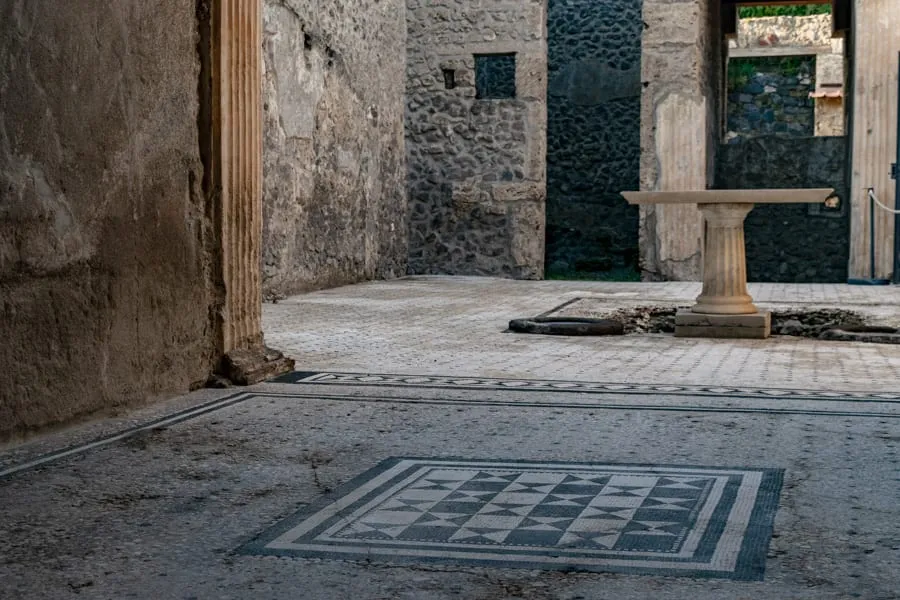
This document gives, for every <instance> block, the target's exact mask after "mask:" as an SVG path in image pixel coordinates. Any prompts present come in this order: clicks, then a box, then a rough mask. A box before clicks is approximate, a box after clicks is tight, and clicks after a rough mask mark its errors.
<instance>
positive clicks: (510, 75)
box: [475, 54, 516, 100]
mask: <svg viewBox="0 0 900 600" xmlns="http://www.w3.org/2000/svg"><path fill="white" fill-rule="evenodd" d="M515 97H516V55H515V54H476V55H475V98H477V99H479V100H500V99H503V98H515Z"/></svg>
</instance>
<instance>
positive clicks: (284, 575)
mask: <svg viewBox="0 0 900 600" xmlns="http://www.w3.org/2000/svg"><path fill="white" fill-rule="evenodd" d="M636 290H640V291H639V292H638V293H641V294H642V297H641V298H640V300H641V301H646V302H654V301H657V300H658V301H663V300H666V299H668V300H671V301H677V302H680V301H681V300H682V298H685V299H689V298H690V297H691V296H692V295H693V294H694V293H695V291H696V289H695V288H694V287H692V286H690V285H684V284H674V285H668V284H667V285H661V286H648V287H645V286H638V285H632V284H580V283H554V282H541V283H525V282H503V281H495V280H476V279H462V280H450V279H442V278H429V279H424V280H423V279H412V280H405V281H399V282H389V283H375V284H366V285H361V286H353V287H348V288H341V289H337V290H330V291H326V292H319V293H315V294H309V295H307V296H301V297H297V298H292V299H290V300H288V301H285V302H280V303H278V304H275V305H267V306H266V320H267V327H268V339H269V342H270V343H271V344H273V345H276V346H280V347H282V348H287V349H288V350H289V351H291V352H292V353H293V354H294V355H295V356H296V357H297V358H298V359H300V363H299V364H298V369H301V371H300V372H297V373H293V374H290V375H287V376H284V377H281V378H279V379H277V380H274V381H271V382H267V383H263V384H259V385H256V386H252V387H249V388H232V389H224V390H213V389H207V390H199V391H197V392H194V393H192V394H189V395H186V396H182V397H179V398H174V399H172V400H169V401H166V402H161V403H156V404H153V405H150V406H147V407H144V408H141V409H136V410H130V411H127V412H123V413H121V414H119V415H115V416H110V417H106V418H102V419H96V420H93V421H90V422H86V423H82V424H79V425H74V426H72V427H69V428H67V429H66V430H64V431H60V432H55V433H49V434H46V435H42V436H38V437H36V438H34V439H31V440H28V441H26V442H24V443H20V444H18V445H15V446H13V447H9V448H6V449H0V584H2V588H0V589H2V592H0V597H2V598H3V599H4V600H6V598H10V599H20V598H21V599H23V600H24V599H27V600H32V599H44V598H46V599H57V598H103V599H107V598H109V599H119V598H151V599H156V598H177V599H182V600H187V599H206V598H210V599H224V598H235V599H238V598H241V599H243V598H272V599H280V598H285V599H295V598H304V599H312V600H318V599H332V598H334V599H344V598H360V599H363V600H369V599H372V600H394V599H400V600H449V599H451V598H453V599H457V598H465V599H470V598H471V599H475V600H501V599H502V600H513V599H528V600H578V599H581V600H588V599H590V600H594V599H597V600H613V599H615V600H620V599H622V600H639V599H647V598H653V599H654V600H655V599H662V600H675V599H684V598H691V599H698V600H723V599H724V600H746V599H750V598H767V599H769V598H772V599H776V600H782V599H783V600H796V599H803V600H843V599H847V598H865V599H870V600H887V599H892V598H897V597H898V594H897V590H898V589H900V509H898V507H897V502H896V499H897V498H898V496H900V477H898V466H900V453H898V442H900V434H898V428H897V427H898V423H900V390H898V389H896V388H897V386H896V381H897V378H896V370H897V368H898V354H897V347H896V346H884V347H876V346H875V345H865V346H864V345H862V344H835V343H824V342H819V341H814V340H801V339H797V340H795V339H785V338H777V339H773V340H769V341H767V342H735V341H730V340H729V341H722V340H716V341H713V340H710V341H708V342H707V341H692V340H689V341H688V343H684V342H685V340H674V338H669V337H667V336H634V337H626V338H617V339H606V338H598V339H580V340H578V339H560V338H542V337H539V336H516V335H512V334H506V333H502V330H503V326H504V324H505V322H506V321H507V320H508V319H509V318H511V317H513V316H527V315H532V314H537V313H539V312H544V311H547V310H550V309H552V308H553V307H554V306H557V305H558V304H560V303H561V302H563V301H565V300H567V299H570V298H572V297H582V296H584V295H585V294H586V293H587V294H594V295H601V294H606V295H608V296H610V297H611V298H613V300H614V301H615V302H621V301H622V298H623V297H624V296H615V295H614V294H632V293H635V291H636ZM643 290H647V292H643ZM756 292H757V294H758V295H759V296H763V295H764V294H765V293H769V294H771V295H770V296H769V298H773V299H775V300H776V301H790V302H794V301H796V300H797V298H798V296H791V295H790V294H793V293H795V292H794V290H792V289H790V288H787V289H785V290H783V291H782V292H777V290H775V289H769V290H765V289H758V290H756ZM881 292H882V293H884V294H885V295H886V296H887V295H889V294H896V290H895V289H893V288H890V289H888V290H881ZM807 297H808V298H810V300H811V301H812V302H813V303H815V302H820V301H822V300H821V299H822V298H829V299H830V300H832V301H835V300H838V301H841V302H843V303H844V304H846V303H847V300H848V299H851V298H855V299H856V302H857V304H856V305H855V306H857V307H869V308H866V310H872V311H874V312H878V311H881V313H882V314H883V315H885V316H887V315H888V314H889V312H890V310H889V309H887V308H885V307H884V306H882V305H879V304H878V302H877V300H878V298H877V296H869V295H866V293H864V292H863V293H861V292H859V291H858V290H857V289H849V288H841V287H839V286H835V287H834V288H825V287H823V288H811V292H810V294H809V296H807ZM892 297H893V296H892ZM479 303H480V308H479ZM873 314H874V313H873ZM505 346H511V347H508V348H506V349H505V350H504V348H505ZM631 346H633V347H631ZM630 347H631V348H630ZM629 348H630V349H629ZM698 348H699V350H698ZM691 352H695V353H696V352H699V353H700V354H699V355H700V356H706V357H707V358H709V357H716V358H715V364H717V365H719V368H718V369H714V368H700V369H696V370H695V371H694V372H693V375H692V376H681V377H680V380H678V381H675V377H674V376H671V375H669V373H668V372H667V370H669V369H672V368H675V367H678V366H682V365H684V366H690V365H691V364H695V365H697V366H699V367H704V364H703V361H702V360H701V361H699V362H697V361H696V360H695V361H694V362H693V363H692V362H691V361H690V360H686V359H685V356H692V355H691ZM767 352H774V353H777V354H778V355H779V356H781V360H782V361H792V362H791V364H787V365H785V364H778V361H770V362H768V363H767V364H768V365H769V367H768V368H769V372H770V373H769V376H768V377H767V378H763V377H761V376H760V370H759V369H758V368H757V367H756V366H755V365H756V364H757V363H758V362H760V361H762V362H764V363H765V362H766V359H765V357H766V355H767ZM454 353H459V354H461V356H457V357H454V356H453V355H454ZM622 353H625V354H626V355H627V356H628V357H631V358H630V361H629V360H621V359H619V358H616V357H617V356H618V355H620V354H622ZM804 353H805V355H806V358H805V359H804V358H803V354H804ZM672 354H675V355H676V357H674V359H672V360H667V359H668V358H670V356H671V355H672ZM644 355H648V356H647V357H645V356H644ZM598 356H599V358H598ZM693 356H695V357H696V356H697V354H694V355H693ZM811 356H812V357H819V358H825V357H829V358H830V359H831V360H832V361H833V362H834V363H835V364H834V365H832V368H831V369H826V368H825V367H822V368H820V369H818V370H817V369H815V368H813V366H812V365H811V364H810V362H809V361H810V360H811V359H810V358H809V357H811ZM741 359H743V360H744V361H745V365H746V366H747V368H751V369H757V370H756V379H755V380H754V378H753V377H750V376H740V377H739V376H738V375H739V371H738V370H737V369H735V367H734V366H733V365H732V364H731V363H732V361H735V360H741ZM607 361H612V366H610V365H609V364H606V363H607ZM579 362H583V363H587V365H586V366H583V365H581V364H579ZM633 363H636V366H635V364H633ZM867 363H874V364H870V365H869V367H868V369H869V372H870V373H871V374H872V375H874V374H875V373H876V372H878V374H879V376H880V375H881V374H883V372H885V370H887V371H890V370H891V369H893V371H892V373H893V375H890V376H888V375H885V378H884V379H880V378H879V379H877V380H876V379H874V378H873V379H872V380H870V381H869V384H868V385H866V371H865V368H866V367H864V366H861V365H864V364H867ZM840 365H843V366H840ZM776 367H777V368H776ZM836 371H837V372H838V373H842V374H841V375H840V376H838V375H835V372H836ZM398 372H406V373H410V375H405V376H397V375H396V373H398ZM729 372H730V373H734V375H733V376H728V375H726V373H729ZM788 372H791V373H793V379H792V381H790V382H788V381H787V377H786V373H788ZM392 373H393V374H392ZM429 373H431V374H429ZM517 373H518V374H519V375H515V374H517ZM816 373H818V379H817V380H814V379H813V377H812V375H813V374H816ZM741 377H743V378H741ZM779 377H780V378H781V379H778V378H779ZM890 377H893V380H891V379H890ZM787 383H792V384H793V385H787Z"/></svg>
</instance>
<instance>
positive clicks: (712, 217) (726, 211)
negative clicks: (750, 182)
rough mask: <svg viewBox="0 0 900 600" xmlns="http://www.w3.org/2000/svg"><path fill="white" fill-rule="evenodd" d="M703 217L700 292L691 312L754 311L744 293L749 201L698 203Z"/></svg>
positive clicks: (743, 312)
mask: <svg viewBox="0 0 900 600" xmlns="http://www.w3.org/2000/svg"><path fill="white" fill-rule="evenodd" d="M699 208H700V212H701V213H703V216H704V217H705V218H706V251H705V252H704V254H703V291H702V292H701V293H700V295H699V296H698V297H697V304H695V305H694V306H693V307H692V308H691V311H692V312H695V313H700V314H709V315H748V314H753V313H756V312H758V311H757V309H756V307H755V306H754V305H753V299H752V298H751V297H750V294H749V293H747V255H746V252H745V250H744V219H745V218H746V217H747V215H748V214H749V213H750V211H751V210H753V205H752V204H701V205H700V206H699Z"/></svg>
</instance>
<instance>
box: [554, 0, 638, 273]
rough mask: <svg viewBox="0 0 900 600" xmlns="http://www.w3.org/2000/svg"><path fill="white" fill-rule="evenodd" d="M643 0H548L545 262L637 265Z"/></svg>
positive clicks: (558, 269)
mask: <svg viewBox="0 0 900 600" xmlns="http://www.w3.org/2000/svg"><path fill="white" fill-rule="evenodd" d="M642 4H643V2H642V0H550V5H549V12H548V20H547V24H548V25H547V31H548V35H547V39H548V57H549V64H548V70H549V90H548V100H547V103H548V104H547V121H548V125H547V148H548V151H547V265H548V269H549V271H550V273H566V272H570V271H609V270H613V269H636V268H637V256H638V220H639V212H638V208H637V207H636V206H630V205H629V204H628V203H626V202H625V200H624V199H623V198H622V196H621V195H620V194H619V192H621V191H623V190H635V189H638V186H639V180H640V156H641V145H640V133H641V31H642V28H643V24H642V21H641V7H642Z"/></svg>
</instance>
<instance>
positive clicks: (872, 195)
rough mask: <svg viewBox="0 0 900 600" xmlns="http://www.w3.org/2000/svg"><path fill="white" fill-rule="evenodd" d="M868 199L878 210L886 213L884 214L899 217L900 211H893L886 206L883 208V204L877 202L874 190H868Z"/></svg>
mask: <svg viewBox="0 0 900 600" xmlns="http://www.w3.org/2000/svg"><path fill="white" fill-rule="evenodd" d="M869 198H870V199H871V200H872V202H874V203H875V204H876V205H877V206H878V208H880V209H881V210H883V211H886V212H889V213H891V214H892V215H900V210H894V209H893V208H890V207H888V206H885V205H884V204H882V203H881V202H880V201H879V200H878V197H877V196H876V195H875V190H874V188H869Z"/></svg>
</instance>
